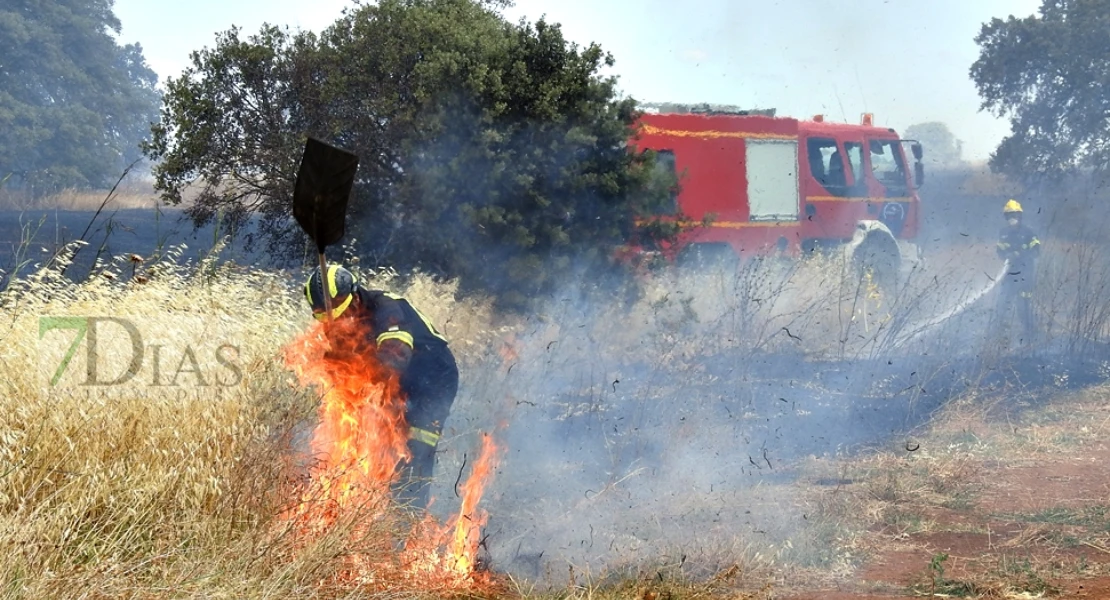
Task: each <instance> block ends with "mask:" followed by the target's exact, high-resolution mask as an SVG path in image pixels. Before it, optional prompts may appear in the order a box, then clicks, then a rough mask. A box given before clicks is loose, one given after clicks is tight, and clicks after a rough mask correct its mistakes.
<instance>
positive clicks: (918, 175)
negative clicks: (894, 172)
mask: <svg viewBox="0 0 1110 600" xmlns="http://www.w3.org/2000/svg"><path fill="white" fill-rule="evenodd" d="M913 179H914V184H915V185H916V186H917V187H921V186H922V185H924V184H925V165H924V164H922V163H920V162H916V163H914V164H913Z"/></svg>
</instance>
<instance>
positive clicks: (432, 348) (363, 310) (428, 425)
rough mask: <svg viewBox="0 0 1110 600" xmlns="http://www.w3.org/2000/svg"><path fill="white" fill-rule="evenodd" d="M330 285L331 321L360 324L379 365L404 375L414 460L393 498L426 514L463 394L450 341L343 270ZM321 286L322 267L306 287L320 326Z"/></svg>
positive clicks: (331, 269) (330, 276) (337, 269)
mask: <svg viewBox="0 0 1110 600" xmlns="http://www.w3.org/2000/svg"><path fill="white" fill-rule="evenodd" d="M326 281H327V289H328V291H329V292H330V296H331V298H332V300H331V306H332V318H334V319H346V318H353V319H360V320H361V321H362V324H363V325H364V326H365V331H367V332H369V333H368V335H369V336H370V337H371V340H370V341H372V342H373V344H374V347H376V349H377V356H378V359H379V360H380V361H381V362H382V364H384V365H386V366H388V367H390V368H392V369H395V370H396V371H397V372H398V373H399V374H400V383H401V391H402V392H403V393H404V394H405V397H406V403H405V422H406V423H407V424H408V426H409V441H408V449H409V452H410V453H411V455H412V458H411V460H409V461H408V462H407V463H404V464H402V465H400V477H399V478H398V481H397V483H396V484H395V487H394V498H395V499H396V500H397V501H398V502H400V503H401V504H404V505H407V506H408V507H409V508H414V509H424V508H427V506H428V492H429V488H430V486H431V478H432V474H433V472H434V470H435V461H436V447H437V446H438V444H439V437H440V434H441V432H442V431H443V423H444V421H446V420H447V416H448V414H449V413H450V412H451V404H452V403H454V401H455V394H456V393H457V392H458V388H459V371H458V367H457V365H456V363H455V357H454V355H452V354H451V350H450V349H448V347H447V338H445V337H444V336H443V334H441V333H440V332H439V331H438V330H436V328H435V326H434V325H432V322H431V321H429V320H428V319H427V317H425V316H424V315H423V314H421V313H420V312H419V311H418V310H416V309H415V308H413V306H412V305H411V304H409V302H408V301H407V300H405V299H404V298H401V297H400V296H396V295H393V294H390V293H388V292H383V291H380V290H369V289H366V288H364V287H362V285H360V284H359V282H358V281H356V279H355V277H354V275H353V274H352V273H351V272H350V271H348V270H347V269H344V268H343V267H341V266H338V265H329V266H328V272H327V277H326ZM322 283H323V282H322V281H321V277H320V269H319V267H317V269H316V270H315V272H313V273H312V275H311V277H309V279H308V281H307V282H306V283H305V297H306V298H307V299H308V302H309V304H311V305H312V312H313V315H314V316H315V317H316V319H318V320H321V321H323V320H326V319H327V315H326V314H325V307H324V297H323V294H324V286H323V285H322Z"/></svg>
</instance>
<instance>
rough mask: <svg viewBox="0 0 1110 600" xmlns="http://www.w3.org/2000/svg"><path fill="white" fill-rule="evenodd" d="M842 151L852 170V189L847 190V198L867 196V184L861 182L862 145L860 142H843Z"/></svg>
mask: <svg viewBox="0 0 1110 600" xmlns="http://www.w3.org/2000/svg"><path fill="white" fill-rule="evenodd" d="M844 151H845V152H847V153H848V164H849V165H850V167H851V169H852V181H853V184H852V187H851V188H849V189H848V193H847V194H846V195H847V196H852V197H860V198H861V197H864V196H867V184H866V183H865V182H864V180H863V144H861V143H860V142H844Z"/></svg>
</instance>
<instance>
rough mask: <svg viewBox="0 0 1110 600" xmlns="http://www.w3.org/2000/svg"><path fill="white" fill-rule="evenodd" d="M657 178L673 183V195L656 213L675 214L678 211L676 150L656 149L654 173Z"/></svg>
mask: <svg viewBox="0 0 1110 600" xmlns="http://www.w3.org/2000/svg"><path fill="white" fill-rule="evenodd" d="M652 176H653V177H654V178H656V179H657V180H662V181H664V182H667V183H669V184H670V185H671V197H670V199H669V200H668V201H667V202H665V203H664V204H663V205H662V206H660V207H659V210H658V211H655V214H656V215H673V214H675V213H677V212H678V166H677V163H676V162H675V156H674V150H656V151H655V172H654V173H653V174H652Z"/></svg>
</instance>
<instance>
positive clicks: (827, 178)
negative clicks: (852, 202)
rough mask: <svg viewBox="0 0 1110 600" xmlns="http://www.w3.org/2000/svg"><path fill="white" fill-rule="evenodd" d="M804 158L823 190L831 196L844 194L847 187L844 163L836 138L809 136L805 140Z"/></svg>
mask: <svg viewBox="0 0 1110 600" xmlns="http://www.w3.org/2000/svg"><path fill="white" fill-rule="evenodd" d="M806 159H807V160H808V161H809V170H810V173H812V174H813V178H814V179H816V180H817V182H818V183H820V184H821V185H822V186H824V187H825V190H826V191H828V192H829V194H831V195H833V196H844V195H846V194H847V191H848V187H847V184H846V181H845V179H844V163H843V161H842V160H841V158H840V151H839V150H838V149H837V147H836V140H834V139H832V138H809V140H807V141H806Z"/></svg>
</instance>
